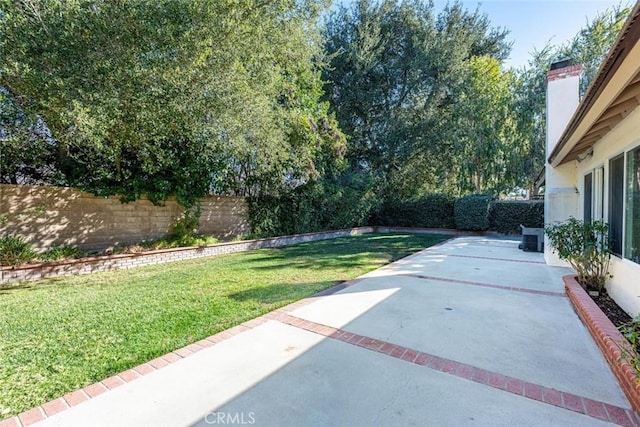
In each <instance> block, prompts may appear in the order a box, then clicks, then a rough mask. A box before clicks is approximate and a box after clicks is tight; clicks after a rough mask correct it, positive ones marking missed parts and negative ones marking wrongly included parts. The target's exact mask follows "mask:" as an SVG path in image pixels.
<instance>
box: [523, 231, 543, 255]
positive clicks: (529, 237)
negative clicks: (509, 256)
mask: <svg viewBox="0 0 640 427" xmlns="http://www.w3.org/2000/svg"><path fill="white" fill-rule="evenodd" d="M520 228H522V243H520V246H518V247H519V248H520V249H522V250H523V251H525V252H544V228H530V227H525V226H524V225H520Z"/></svg>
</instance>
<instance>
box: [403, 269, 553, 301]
mask: <svg viewBox="0 0 640 427" xmlns="http://www.w3.org/2000/svg"><path fill="white" fill-rule="evenodd" d="M397 276H401V277H413V278H416V279H422V280H433V281H436V282H445V283H457V284H461V285H470V286H479V287H483V288H491V289H501V290H505V291H513V292H523V293H526V294H534V295H546V296H550V297H563V298H564V297H566V295H565V294H564V293H562V292H553V291H541V290H538V289H529V288H519V287H517V286H507V285H494V284H492V283H483V282H473V281H470V280H458V279H450V278H448V277H436V276H425V275H422V274H412V273H400V274H398V275H397Z"/></svg>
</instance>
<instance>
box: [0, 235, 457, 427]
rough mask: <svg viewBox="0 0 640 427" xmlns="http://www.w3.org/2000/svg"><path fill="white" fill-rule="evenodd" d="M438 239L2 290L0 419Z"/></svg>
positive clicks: (331, 244)
mask: <svg viewBox="0 0 640 427" xmlns="http://www.w3.org/2000/svg"><path fill="white" fill-rule="evenodd" d="M445 238H446V237H444V236H439V235H425V234H423V235H418V234H367V235H362V236H352V237H345V238H339V239H332V240H323V241H317V242H310V243H304V244H299V245H294V246H289V247H285V248H279V249H262V250H255V251H250V252H244V253H239V254H231V255H224V256H218V257H214V258H200V259H195V260H189V261H183V262H177V263H170V264H163V265H155V266H148V267H141V268H137V269H133V270H120V271H115V272H109V273H97V274H92V275H88V276H75V277H63V278H56V279H48V280H42V281H38V282H27V283H23V284H14V285H7V286H4V287H2V286H0V419H4V418H7V417H9V416H11V415H14V414H17V413H19V412H21V411H24V410H26V409H29V408H31V407H33V406H36V405H39V404H42V403H45V402H47V401H49V400H51V399H54V398H56V397H59V396H62V395H64V394H65V393H67V392H70V391H72V390H75V389H78V388H80V387H83V386H86V385H88V384H91V383H93V382H96V381H99V380H101V379H104V378H107V377H109V376H111V375H113V374H116V373H118V372H121V371H123V370H126V369H128V368H131V367H133V366H136V365H138V364H140V363H143V362H145V361H148V360H151V359H153V358H155V357H158V356H160V355H162V354H165V353H167V352H169V351H172V350H175V349H177V348H180V347H183V346H185V345H187V344H189V343H192V342H195V341H198V340H200V339H203V338H205V337H207V336H210V335H212V334H215V333H217V332H219V331H222V330H224V329H227V328H229V327H232V326H234V325H237V324H239V323H242V322H244V321H246V320H249V319H252V318H254V317H257V316H260V315H262V314H264V313H266V312H269V311H271V310H274V309H276V308H278V307H281V306H284V305H286V304H289V303H291V302H293V301H296V300H298V299H301V298H303V297H306V296H309V295H312V294H314V293H316V292H318V291H320V290H323V289H326V288H328V287H331V286H333V285H335V284H337V283H340V282H342V281H345V280H348V279H352V278H354V277H357V276H359V275H361V274H363V273H365V272H367V271H370V270H373V269H375V268H377V267H380V266H381V265H383V264H386V263H388V262H390V261H393V260H396V259H399V258H401V257H403V256H406V255H408V254H410V253H413V252H416V251H418V250H421V249H423V248H425V247H428V246H431V245H433V244H435V243H438V242H440V241H442V240H444V239H445Z"/></svg>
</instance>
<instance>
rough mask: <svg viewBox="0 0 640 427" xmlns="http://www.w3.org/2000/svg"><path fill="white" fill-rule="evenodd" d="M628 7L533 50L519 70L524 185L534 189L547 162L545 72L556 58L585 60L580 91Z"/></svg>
mask: <svg viewBox="0 0 640 427" xmlns="http://www.w3.org/2000/svg"><path fill="white" fill-rule="evenodd" d="M629 11H630V9H629V8H628V7H621V6H616V7H612V8H610V9H607V10H606V11H604V12H603V13H601V14H599V15H598V16H596V17H595V18H594V19H593V20H592V21H591V22H588V23H587V25H586V26H585V27H584V28H582V29H581V30H580V31H579V32H578V34H576V36H575V37H574V38H573V39H572V40H570V41H569V42H568V43H567V44H566V45H563V46H554V45H551V44H548V45H546V46H545V47H543V48H542V49H541V50H534V52H533V53H532V56H531V59H530V61H529V63H528V65H527V66H525V67H523V68H522V69H520V70H517V72H516V76H517V77H516V80H515V82H514V85H513V93H514V96H515V103H514V106H513V112H514V118H515V120H516V122H515V124H516V135H517V136H516V138H517V141H518V143H517V145H516V147H515V148H514V152H513V153H512V155H513V156H514V158H515V160H514V162H513V163H512V165H513V166H514V170H513V172H514V173H517V174H519V175H520V176H521V177H522V183H521V186H522V187H523V188H528V189H529V190H531V191H532V190H533V189H534V183H535V181H536V178H537V176H538V174H539V173H540V171H541V170H542V168H543V166H544V164H545V158H544V154H545V153H544V151H545V129H546V116H545V111H546V87H547V86H546V75H547V72H548V71H549V67H550V65H551V64H552V63H553V62H556V61H558V60H561V59H566V58H571V59H573V62H574V63H575V64H583V65H584V67H585V68H584V72H583V75H582V76H581V77H582V78H581V80H580V93H581V95H584V93H585V92H586V88H587V87H588V86H589V84H590V83H591V81H592V80H593V78H594V77H595V75H596V72H597V70H598V68H599V67H600V64H601V62H602V60H603V59H604V57H605V56H606V54H607V53H608V52H609V50H610V49H611V46H612V45H613V43H614V42H615V40H616V38H617V37H618V34H619V32H620V30H621V29H622V26H623V25H624V22H625V19H626V17H627V16H628V14H629Z"/></svg>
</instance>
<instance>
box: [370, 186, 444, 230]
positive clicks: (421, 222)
mask: <svg viewBox="0 0 640 427" xmlns="http://www.w3.org/2000/svg"><path fill="white" fill-rule="evenodd" d="M454 201H455V198H454V197H452V196H447V195H444V194H428V195H426V196H423V197H421V198H419V199H415V200H403V201H400V200H395V201H387V202H386V203H385V204H384V205H383V206H382V208H381V209H380V212H379V213H378V215H377V216H376V218H375V220H374V222H375V225H385V226H390V227H421V228H455V222H454V220H453V204H454Z"/></svg>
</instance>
